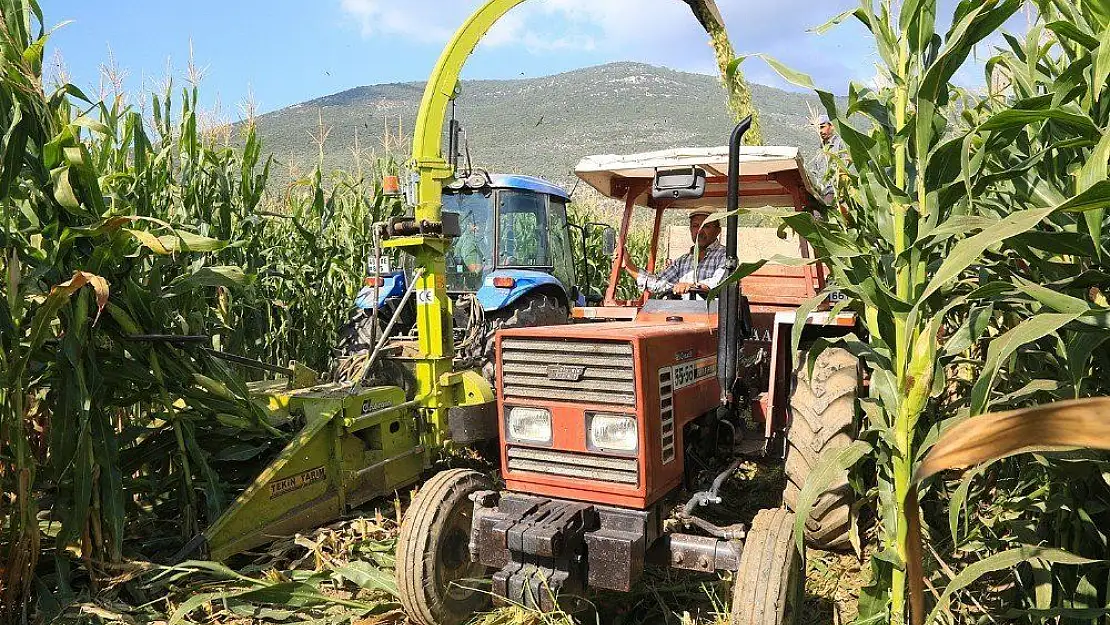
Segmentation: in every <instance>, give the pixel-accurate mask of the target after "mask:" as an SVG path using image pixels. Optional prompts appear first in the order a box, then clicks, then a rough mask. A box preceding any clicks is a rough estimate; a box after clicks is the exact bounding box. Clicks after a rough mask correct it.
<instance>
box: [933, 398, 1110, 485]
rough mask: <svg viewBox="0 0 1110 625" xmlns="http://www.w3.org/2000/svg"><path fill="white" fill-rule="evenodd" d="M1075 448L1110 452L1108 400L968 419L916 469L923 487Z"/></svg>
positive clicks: (948, 434) (1014, 411)
mask: <svg viewBox="0 0 1110 625" xmlns="http://www.w3.org/2000/svg"><path fill="white" fill-rule="evenodd" d="M1072 447H1089V448H1093V449H1110V398H1106V397H1099V398H1093V399H1080V400H1075V401H1066V402H1058V403H1054V404H1046V405H1044V406H1037V407H1035V408H1025V409H1022V410H1012V411H1009V412H1000V413H992V414H985V415H981V416H978V417H974V418H972V419H968V420H967V421H964V422H962V423H960V424H959V425H956V426H954V427H953V428H952V429H950V430H948V431H947V432H945V433H944V434H943V435H941V437H940V440H939V441H937V444H936V446H934V447H933V449H932V450H931V451H930V452H929V454H928V455H927V456H925V459H924V460H923V461H922V463H921V466H920V467H918V469H917V473H916V475H915V478H914V479H915V480H916V481H917V482H920V481H922V480H924V479H926V478H928V477H930V476H932V475H936V474H937V473H939V472H941V471H945V470H948V469H966V468H968V467H973V466H976V465H979V464H983V463H987V462H993V461H995V460H999V459H1001V458H1006V457H1008V456H1012V455H1015V454H1019V453H1024V452H1031V451H1052V450H1057V449H1066V448H1072Z"/></svg>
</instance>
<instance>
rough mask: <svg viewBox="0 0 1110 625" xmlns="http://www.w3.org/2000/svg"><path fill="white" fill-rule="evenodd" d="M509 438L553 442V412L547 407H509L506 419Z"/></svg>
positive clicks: (522, 440)
mask: <svg viewBox="0 0 1110 625" xmlns="http://www.w3.org/2000/svg"><path fill="white" fill-rule="evenodd" d="M505 429H506V430H507V431H508V435H509V439H510V440H514V441H517V442H521V443H544V444H550V443H551V412H550V411H548V410H547V409H546V408H524V407H520V406H517V407H515V408H510V409H509V417H508V418H507V419H506V420H505Z"/></svg>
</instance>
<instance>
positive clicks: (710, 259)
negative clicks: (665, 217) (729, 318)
mask: <svg viewBox="0 0 1110 625" xmlns="http://www.w3.org/2000/svg"><path fill="white" fill-rule="evenodd" d="M711 214H712V212H711V211H707V210H696V211H694V212H693V213H692V214H691V215H690V240H691V241H693V242H694V243H695V244H696V245H695V246H694V247H693V249H691V250H690V252H689V253H686V254H683V255H682V256H681V257H679V259H678V260H676V261H674V262H673V263H671V266H670V267H667V268H666V269H664V270H663V271H662V272H661V273H659V274H658V275H656V274H653V273H651V272H649V271H644V270H642V269H640V268H639V267H637V266H636V265H635V263H633V262H632V258H631V257H630V256H629V255H628V251H627V250H625V251H624V254H623V257H624V270H625V271H627V272H628V273H629V274H630V275H631V276H632V277H633V278H636V285H637V286H639V287H640V288H641V289H647V290H649V291H651V292H652V293H654V294H656V295H664V294H668V293H673V294H675V295H685V294H686V293H689V292H691V291H706V290H709V289H711V288H713V287H715V286H717V285H718V284H720V283H721V281H722V280H724V279H725V278H726V277H727V275H728V274H727V271H728V266H727V263H726V261H727V260H728V257H727V256H726V254H725V246H723V245H721V244H720V243H719V242H718V241H717V239H718V237H720V236H721V223H720V222H719V221H714V222H710V223H708V224H706V223H705V219H706V217H709V215H711ZM703 224H704V227H703ZM695 254H696V256H695ZM695 260H696V262H695ZM695 265H696V267H695ZM695 272H696V273H695Z"/></svg>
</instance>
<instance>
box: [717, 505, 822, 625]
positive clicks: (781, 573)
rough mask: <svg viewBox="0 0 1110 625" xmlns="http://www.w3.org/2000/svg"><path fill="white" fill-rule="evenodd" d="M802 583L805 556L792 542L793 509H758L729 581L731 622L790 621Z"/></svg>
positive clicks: (780, 624)
mask: <svg viewBox="0 0 1110 625" xmlns="http://www.w3.org/2000/svg"><path fill="white" fill-rule="evenodd" d="M804 587H805V558H804V557H803V555H802V554H800V553H798V550H797V548H795V546H794V513H792V512H790V511H789V510H785V509H783V508H779V509H776V510H760V511H759V513H758V514H756V515H755V520H754V521H752V527H751V529H750V530H748V535H747V537H746V538H745V539H744V551H743V553H741V554H740V569H739V570H738V571H736V581H734V582H733V585H732V621H731V625H793V624H794V622H795V619H796V618H797V614H798V612H799V611H800V610H801V606H802V596H803V589H804Z"/></svg>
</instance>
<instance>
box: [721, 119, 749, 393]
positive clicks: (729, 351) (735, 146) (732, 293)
mask: <svg viewBox="0 0 1110 625" xmlns="http://www.w3.org/2000/svg"><path fill="white" fill-rule="evenodd" d="M751 127H752V118H751V116H748V117H746V118H744V119H743V120H742V121H741V122H740V123H739V124H737V125H736V128H735V129H733V131H732V137H731V138H730V139H729V144H728V212H729V216H728V217H727V218H726V221H725V253H726V255H727V257H728V266H729V271H730V273H731V271H734V270H735V269H736V267H738V266H739V261H738V260H737V258H736V239H737V230H738V225H739V221H740V216H739V215H737V214H736V211H737V209H739V208H740V146H741V144H742V143H743V141H744V135H745V134H746V133H747V132H748V130H749V129H751ZM739 339H740V283H739V282H733V283H731V284H729V285H728V286H726V287H725V288H724V290H722V291H721V293H720V299H719V302H718V304H717V381H718V382H720V384H721V403H722V404H723V405H726V406H727V405H731V404H732V402H733V397H732V389H733V386H734V384H735V382H736V375H737V373H738V369H739V364H740V340H739Z"/></svg>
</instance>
